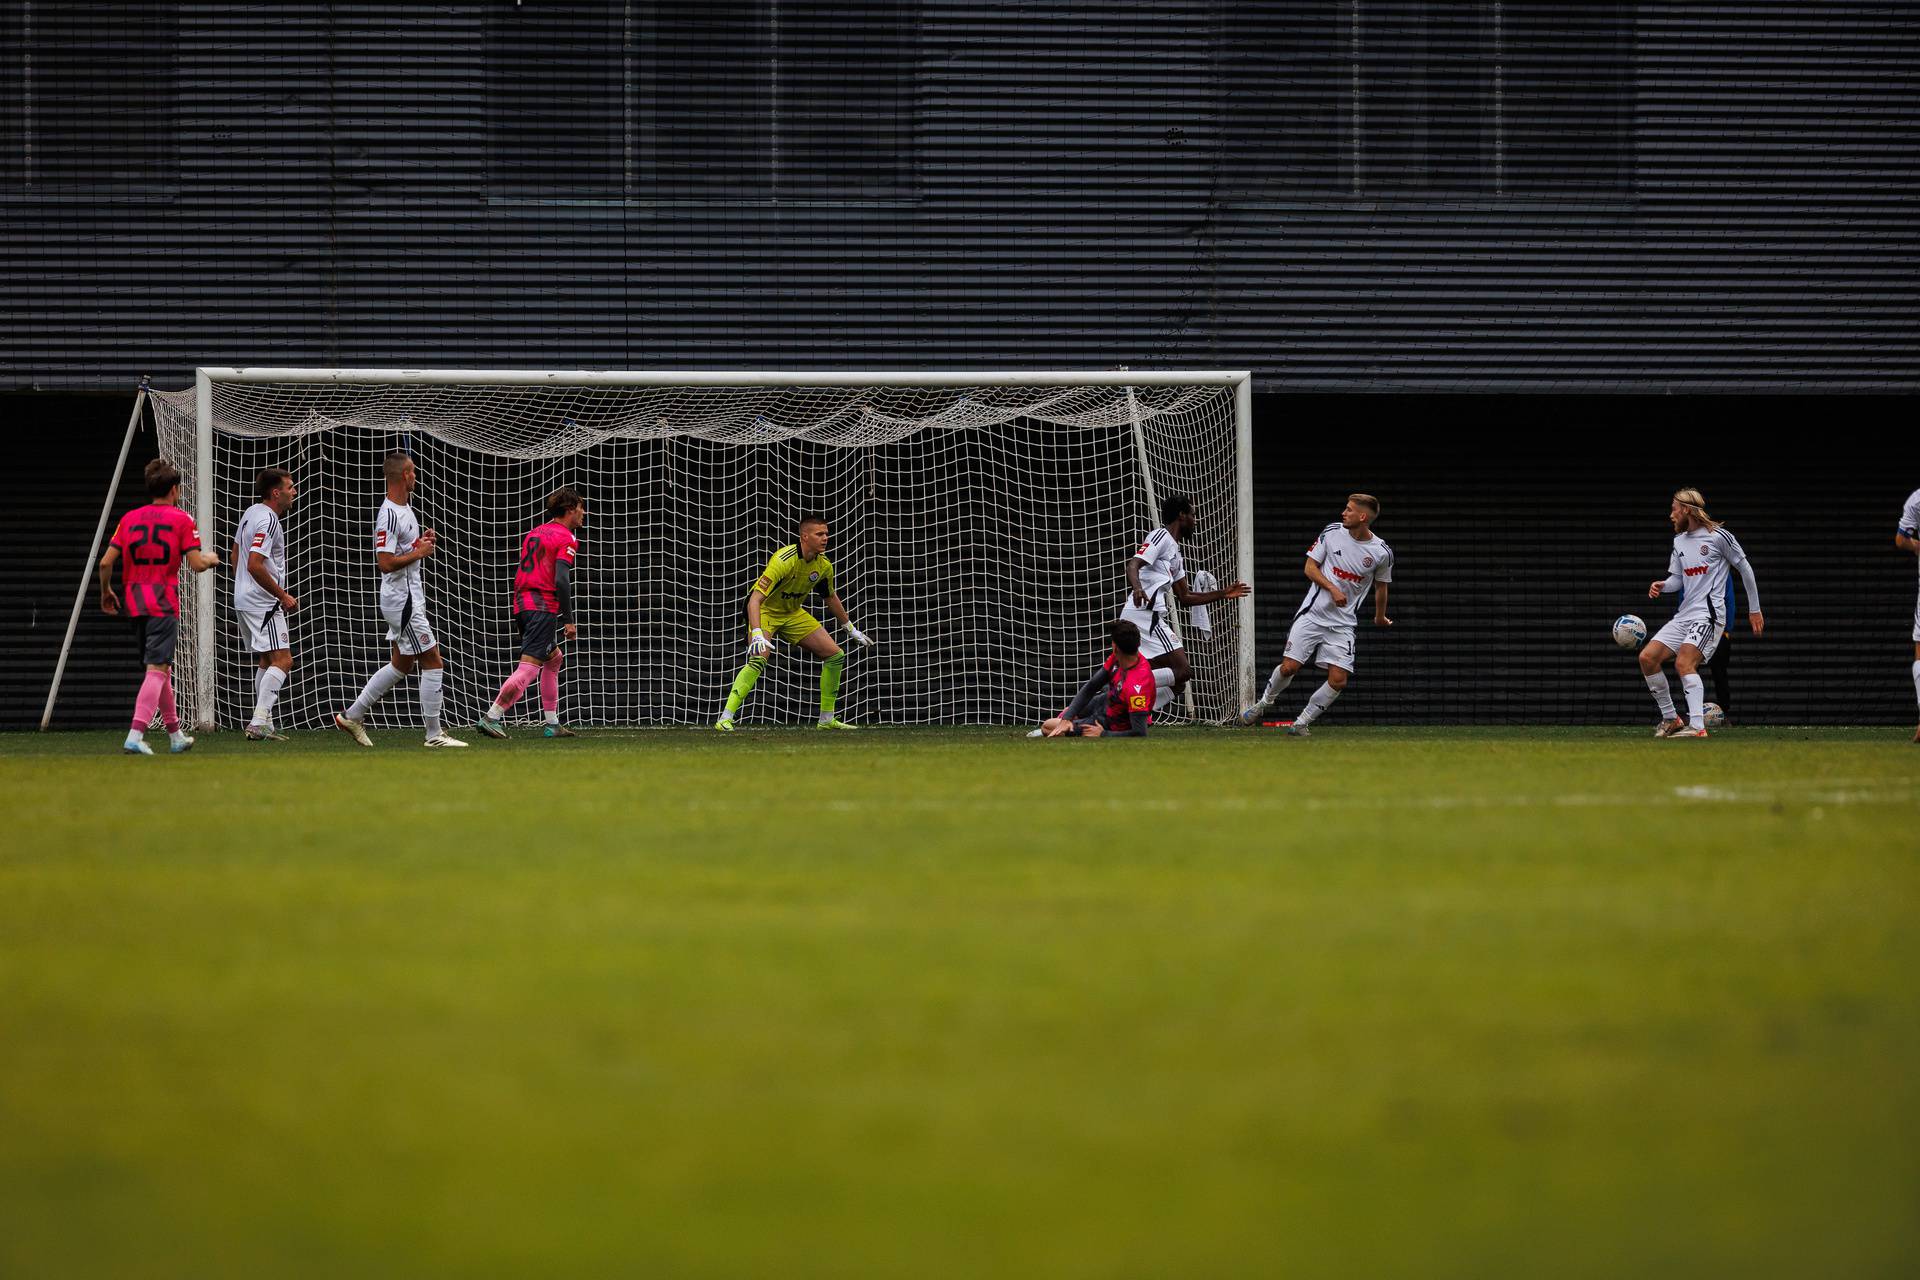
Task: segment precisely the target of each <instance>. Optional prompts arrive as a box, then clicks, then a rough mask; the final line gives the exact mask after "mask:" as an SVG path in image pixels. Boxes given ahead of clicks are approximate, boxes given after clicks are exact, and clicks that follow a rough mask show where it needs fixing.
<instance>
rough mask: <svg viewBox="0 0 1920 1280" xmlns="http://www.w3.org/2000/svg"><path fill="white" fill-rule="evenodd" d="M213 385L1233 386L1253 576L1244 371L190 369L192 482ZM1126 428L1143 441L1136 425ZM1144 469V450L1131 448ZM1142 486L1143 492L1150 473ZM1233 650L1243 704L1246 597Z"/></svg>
mask: <svg viewBox="0 0 1920 1280" xmlns="http://www.w3.org/2000/svg"><path fill="white" fill-rule="evenodd" d="M216 382H298V383H307V384H309V385H311V384H315V383H329V382H331V383H337V384H346V385H353V384H366V385H396V384H407V383H412V384H418V385H428V386H431V385H460V386H502V387H771V386H782V387H848V386H867V387H981V386H1001V387H1017V386H1027V387H1042V386H1062V387H1076V386H1078V387H1089V386H1103V387H1149V386H1208V385H1211V386H1223V387H1231V388H1232V389H1233V418H1234V467H1233V470H1234V476H1233V480H1234V505H1235V511H1236V515H1237V522H1238V536H1237V538H1236V541H1235V546H1234V554H1235V556H1236V557H1238V559H1239V566H1238V572H1239V573H1240V574H1241V575H1242V576H1243V577H1250V576H1251V574H1252V573H1253V374H1252V372H1251V371H1250V370H1246V369H1237V370H1220V369H1206V370H1154V371H1147V370H1131V369H1103V370H1098V371H1095V370H1031V369H1023V370H998V371H985V372H982V371H967V372H959V371H952V370H946V371H943V370H907V371H899V370H889V371H885V372H878V371H866V372H859V371H853V372H848V371H844V370H843V371H838V372H832V373H823V372H813V371H807V370H777V371H768V370H754V371H741V370H621V371H593V370H585V369H574V370H537V369H529V370H518V369H300V368H270V367H258V368H252V367H236V366H216V365H205V366H201V367H199V368H196V369H195V370H194V393H195V394H194V446H195V453H196V457H195V475H196V477H208V476H211V475H212V474H213V386H214V384H215V383H216ZM1133 431H1134V436H1135V439H1136V441H1140V440H1141V439H1142V437H1141V435H1140V424H1139V421H1138V419H1136V420H1135V421H1134V424H1133ZM1140 448H1141V450H1142V461H1143V463H1144V458H1145V455H1144V448H1145V446H1144V443H1142V444H1140ZM1143 474H1146V475H1147V482H1148V484H1149V485H1151V483H1152V481H1151V475H1150V474H1148V473H1145V472H1144V467H1143ZM193 501H194V519H195V521H196V522H197V523H198V524H199V526H200V527H201V528H202V529H211V528H212V527H213V522H214V500H213V488H212V486H211V485H210V484H206V483H199V484H197V485H196V489H195V493H194V495H193ZM216 586H217V584H216V583H215V581H214V575H213V574H210V573H202V574H198V575H196V576H195V579H194V600H195V605H196V608H195V610H194V615H195V616H194V631H195V635H196V637H197V639H198V643H199V652H201V653H202V654H210V653H212V652H213V651H214V645H215V644H216V638H215V636H214V622H215V617H216V612H215V598H214V592H215V590H216ZM1237 603H1238V605H1239V617H1238V622H1239V643H1238V647H1237V648H1238V651H1237V653H1236V655H1235V659H1234V666H1235V669H1236V679H1237V684H1238V689H1239V697H1240V701H1241V703H1242V704H1245V703H1247V702H1250V701H1251V700H1252V698H1253V682H1254V658H1255V653H1256V650H1255V645H1254V609H1253V597H1252V596H1247V597H1244V598H1242V599H1241V600H1239V601H1238V602H1237ZM194 697H195V705H194V721H195V723H196V724H197V725H198V726H200V727H202V728H211V727H212V726H213V724H214V720H215V699H216V694H215V689H214V682H213V681H212V680H211V679H205V680H200V681H197V682H196V688H195V695H194Z"/></svg>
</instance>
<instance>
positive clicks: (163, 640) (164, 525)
mask: <svg viewBox="0 0 1920 1280" xmlns="http://www.w3.org/2000/svg"><path fill="white" fill-rule="evenodd" d="M146 481H147V498H148V501H147V504H146V505H145V506H144V507H135V508H134V509H133V510H132V511H129V512H127V514H126V515H124V516H121V517H120V524H119V526H118V527H117V528H115V529H114V531H113V540H112V542H111V543H109V544H108V546H107V550H106V553H105V554H104V555H102V556H101V557H100V609H101V611H102V612H103V613H108V614H115V615H117V614H118V613H119V612H120V598H119V597H118V596H116V595H114V593H113V566H114V565H115V564H116V563H118V562H119V561H120V560H121V558H122V557H125V559H126V563H125V564H123V565H121V567H120V582H121V585H122V586H123V587H124V588H125V589H126V592H127V617H128V619H129V620H130V621H131V622H132V623H133V635H134V640H135V642H136V643H138V644H139V646H140V656H141V657H142V659H144V660H145V662H146V664H147V675H146V678H145V679H144V680H142V681H141V682H140V693H139V696H138V697H136V698H135V699H134V701H133V725H132V727H131V728H130V729H128V730H127V740H126V742H125V743H124V744H123V745H122V748H121V749H122V750H124V751H125V752H127V754H129V755H139V756H150V755H152V754H153V748H152V747H149V746H148V745H147V741H146V734H147V726H148V725H150V724H152V723H153V713H154V712H155V711H158V712H159V713H160V721H161V723H162V724H164V725H166V726H167V737H168V739H169V740H170V742H171V745H172V750H173V752H174V753H175V754H176V755H177V754H179V753H180V752H182V751H185V750H187V749H189V748H190V747H192V746H193V739H192V738H189V737H188V736H187V735H186V734H185V733H184V732H183V731H182V730H181V728H180V710H179V706H178V704H176V703H175V702H174V699H173V650H174V646H175V645H176V644H177V643H178V642H179V639H180V582H179V579H180V564H181V561H182V560H184V561H185V562H186V565H187V568H189V569H191V570H193V571H194V572H195V573H204V572H206V571H207V570H208V569H211V568H213V567H214V566H215V565H217V564H219V563H220V557H219V556H217V555H214V554H213V553H212V552H209V551H202V550H201V549H200V531H199V530H198V529H197V528H195V527H194V523H193V517H192V516H190V515H188V514H187V513H186V512H185V511H182V510H181V509H180V472H179V470H178V469H177V468H176V467H175V466H174V465H173V464H172V463H171V462H168V461H167V460H166V459H165V458H155V459H154V460H153V461H152V462H149V463H148V464H147V473H146Z"/></svg>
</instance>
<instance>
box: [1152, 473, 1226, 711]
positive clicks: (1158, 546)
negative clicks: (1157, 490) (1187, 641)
mask: <svg viewBox="0 0 1920 1280" xmlns="http://www.w3.org/2000/svg"><path fill="white" fill-rule="evenodd" d="M1195 523H1196V522H1195V519H1194V514H1193V499H1192V498H1189V497H1186V496H1184V495H1182V494H1170V495H1168V496H1167V497H1166V498H1165V499H1164V500H1162V502H1161V503H1160V528H1158V529H1155V530H1154V531H1153V532H1152V533H1149V534H1148V535H1147V536H1146V538H1145V539H1144V540H1142V542H1141V543H1140V549H1139V550H1138V551H1136V552H1134V553H1133V556H1132V558H1131V559H1129V560H1128V561H1127V588H1128V590H1127V595H1126V598H1125V599H1124V600H1122V601H1121V602H1120V618H1121V620H1122V621H1124V622H1131V623H1132V624H1133V625H1134V626H1136V627H1138V628H1139V629H1140V653H1141V655H1142V656H1143V657H1145V658H1146V659H1147V660H1148V662H1150V663H1151V664H1152V666H1153V669H1154V683H1155V684H1156V685H1157V686H1158V692H1157V693H1156V695H1155V698H1154V704H1153V709H1154V710H1155V711H1156V712H1157V711H1159V710H1160V708H1162V707H1164V706H1166V705H1167V703H1169V702H1171V701H1173V699H1174V697H1175V695H1177V694H1178V693H1179V692H1180V691H1181V690H1182V689H1184V688H1186V686H1187V680H1188V678H1189V677H1190V676H1191V675H1192V674H1193V670H1192V668H1191V667H1190V666H1189V665H1188V663H1187V651H1186V648H1185V646H1183V645H1182V644H1181V642H1180V637H1179V635H1178V634H1177V633H1176V632H1175V631H1174V629H1173V626H1172V624H1171V623H1170V621H1169V619H1168V617H1167V615H1168V614H1169V613H1170V612H1171V611H1172V610H1173V609H1174V608H1175V607H1176V606H1177V607H1179V608H1182V609H1186V608H1191V607H1193V606H1195V605H1208V604H1218V603H1219V602H1220V601H1222V600H1238V599H1240V598H1241V597H1242V596H1245V595H1246V594H1247V593H1248V592H1249V591H1251V590H1252V588H1251V587H1249V586H1247V584H1246V583H1244V582H1234V583H1229V584H1228V585H1227V586H1224V587H1221V588H1220V589H1219V590H1217V591H1195V590H1193V589H1192V588H1191V587H1190V586H1188V585H1187V561H1186V557H1185V556H1184V555H1182V554H1181V552H1180V540H1181V539H1182V538H1186V537H1190V536H1192V534H1193V530H1194V525H1195Z"/></svg>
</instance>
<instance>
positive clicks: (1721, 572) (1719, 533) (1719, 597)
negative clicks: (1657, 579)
mask: <svg viewBox="0 0 1920 1280" xmlns="http://www.w3.org/2000/svg"><path fill="white" fill-rule="evenodd" d="M1746 558H1747V553H1746V552H1745V551H1744V550H1742V549H1741V546H1740V540H1739V539H1738V538H1736V537H1734V536H1733V534H1732V533H1731V532H1729V531H1728V530H1727V529H1726V528H1725V527H1724V526H1723V527H1720V528H1713V529H1695V530H1693V531H1692V532H1691V533H1677V534H1675V535H1674V537H1673V555H1672V557H1671V558H1670V559H1669V560H1668V561H1667V573H1668V576H1669V577H1670V578H1678V579H1679V580H1680V607H1679V608H1677V609H1675V610H1674V611H1673V617H1674V620H1675V621H1676V622H1679V621H1689V622H1690V621H1693V620H1695V619H1699V618H1705V619H1707V620H1709V621H1711V622H1712V623H1713V624H1714V625H1715V626H1718V627H1725V626H1726V625H1727V622H1728V619H1727V577H1728V575H1729V574H1730V573H1732V572H1733V570H1734V569H1736V568H1738V567H1739V566H1740V565H1741V564H1743V563H1745V561H1746Z"/></svg>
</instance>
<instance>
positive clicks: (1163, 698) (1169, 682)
mask: <svg viewBox="0 0 1920 1280" xmlns="http://www.w3.org/2000/svg"><path fill="white" fill-rule="evenodd" d="M1173 679H1174V676H1173V668H1172V667H1155V668H1154V669H1153V685H1154V689H1153V712H1154V714H1155V715H1159V714H1160V713H1161V712H1162V711H1165V710H1166V709H1167V708H1168V707H1169V706H1171V705H1173Z"/></svg>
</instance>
